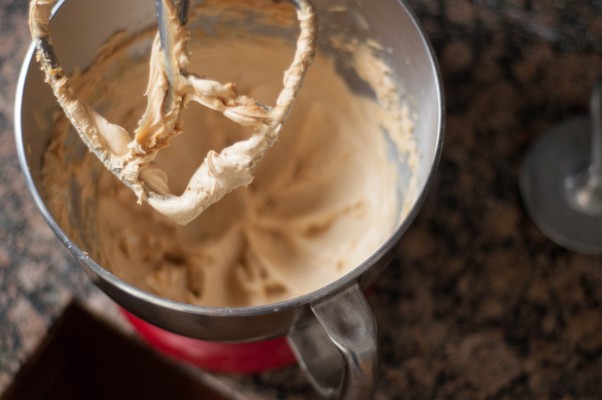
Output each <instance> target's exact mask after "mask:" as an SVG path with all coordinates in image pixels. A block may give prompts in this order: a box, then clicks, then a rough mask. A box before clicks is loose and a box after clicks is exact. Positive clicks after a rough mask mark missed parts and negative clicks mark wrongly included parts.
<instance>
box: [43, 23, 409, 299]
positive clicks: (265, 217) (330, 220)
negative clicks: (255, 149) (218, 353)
mask: <svg viewBox="0 0 602 400" xmlns="http://www.w3.org/2000/svg"><path fill="white" fill-rule="evenodd" d="M200 39H202V40H193V41H192V42H191V44H190V46H191V54H192V56H191V59H190V66H191V69H194V68H198V66H201V65H202V66H203V67H204V68H205V70H206V73H207V75H208V76H212V77H215V79H218V80H220V81H234V82H237V84H238V88H239V90H240V91H241V92H244V93H247V94H248V95H249V96H251V97H253V98H255V99H257V100H258V101H259V102H263V101H268V100H269V99H271V98H273V97H274V96H276V95H277V93H278V91H279V90H280V82H279V80H278V79H275V77H277V76H279V74H280V72H281V71H282V70H283V69H284V68H286V66H287V64H288V62H289V60H290V56H291V54H292V52H293V51H294V49H292V48H291V46H290V43H288V42H287V41H286V40H285V39H280V38H276V37H263V36H261V37H260V36H257V37H249V36H245V37H241V36H237V35H235V34H232V35H228V34H227V33H225V34H224V35H221V36H220V37H219V39H215V38H208V37H201V38H200ZM355 46H357V48H356V50H357V51H356V52H355V54H356V59H355V60H354V61H353V63H354V64H355V65H354V66H355V68H356V69H357V72H358V75H360V76H362V78H364V79H365V80H366V82H367V83H368V84H370V85H371V86H372V88H373V90H374V92H375V93H376V99H372V98H368V97H365V96H362V95H359V94H357V93H354V92H353V91H351V90H350V88H349V87H348V85H347V84H346V83H345V81H344V79H343V78H342V77H341V76H340V75H339V74H338V72H337V70H336V68H335V64H334V60H333V59H332V58H330V57H329V56H328V55H326V54H321V53H318V55H317V56H316V59H315V61H314V64H313V66H312V68H311V70H310V72H309V73H308V76H307V78H306V80H305V83H304V87H303V90H302V91H301V93H300V96H299V97H298V99H297V102H296V104H295V109H294V110H293V111H292V113H291V114H290V116H289V117H288V119H287V123H286V124H285V125H284V127H283V129H282V132H281V134H280V138H279V140H278V141H277V142H276V143H275V144H274V147H273V149H272V150H271V151H270V152H268V153H267V155H266V156H265V158H264V159H263V160H262V162H261V163H259V164H258V166H257V169H256V170H255V175H256V176H255V180H254V181H253V183H252V184H250V185H249V186H248V187H245V188H239V189H237V190H235V191H233V192H231V193H230V194H228V195H226V196H225V197H223V198H222V199H221V200H220V201H219V202H217V203H216V204H214V205H213V206H212V207H210V208H208V209H207V210H206V211H205V212H203V213H202V214H201V215H200V217H199V218H197V219H195V220H194V221H193V222H191V223H190V224H188V225H186V226H182V225H179V224H177V223H174V222H173V221H172V220H170V219H169V218H166V217H165V216H163V215H161V214H159V213H158V212H156V211H155V210H153V209H152V208H151V207H150V206H149V205H147V204H143V205H137V204H136V196H135V195H134V193H132V191H130V190H129V189H128V188H126V187H125V186H123V185H122V184H121V183H120V181H119V180H118V179H116V178H115V177H114V176H113V175H112V174H111V173H109V172H108V171H107V170H106V169H104V168H102V164H101V163H100V162H99V161H98V160H97V159H96V158H95V157H94V156H93V155H92V154H90V153H87V154H85V155H84V156H83V157H77V156H75V155H74V154H72V153H76V151H75V150H74V148H73V146H72V144H73V137H74V134H73V132H71V133H69V123H68V120H67V119H66V118H64V117H60V118H59V120H58V122H57V124H56V133H55V136H54V139H53V141H52V143H51V145H50V147H49V149H48V151H47V153H46V157H45V161H44V170H43V174H44V182H45V187H46V195H47V202H48V204H49V207H50V209H51V211H52V212H53V214H54V215H55V218H56V219H57V221H58V222H59V224H60V225H61V227H62V228H63V229H64V230H65V231H66V232H67V233H68V235H70V236H71V237H73V238H74V239H75V241H76V243H78V244H79V245H80V246H81V247H83V248H84V250H87V251H90V252H91V253H92V256H93V257H94V258H95V259H97V260H98V261H99V263H100V264H101V265H103V266H104V267H105V268H107V269H108V270H109V271H111V272H112V273H114V274H116V275H117V276H118V277H120V278H121V279H123V280H124V281H126V282H129V283H131V284H133V285H135V286H137V287H139V288H141V289H143V290H146V291H149V292H152V293H155V294H157V295H159V296H162V297H165V298H169V299H173V300H177V301H181V302H186V303H191V304H199V305H206V306H232V307H235V306H251V305H259V304H267V303H273V302H277V301H282V300H286V299H290V298H293V297H296V296H299V295H302V294H305V293H308V292H311V291H313V290H316V289H319V288H320V287H323V286H324V285H326V284H328V283H330V282H333V281H334V280H336V279H338V278H339V277H341V276H343V275H344V274H346V273H348V272H349V271H350V270H351V269H353V268H355V267H356V266H358V265H359V264H361V263H362V262H363V261H365V260H366V259H367V258H368V257H369V256H370V255H372V254H373V253H374V252H375V251H376V250H377V249H378V248H379V247H380V246H381V245H382V244H383V243H384V242H385V240H386V239H387V238H388V237H389V236H390V235H391V233H392V232H393V231H394V229H395V228H396V227H397V226H398V225H399V223H400V221H401V220H402V219H403V218H404V217H405V215H406V213H407V211H408V206H409V204H411V203H412V202H413V199H414V197H413V196H414V194H413V193H410V192H411V187H410V186H411V183H410V184H408V185H407V187H404V188H402V189H403V190H404V191H406V193H403V195H401V196H400V194H399V190H400V188H399V178H398V176H399V171H398V168H399V166H398V165H397V163H396V157H393V156H392V155H391V154H392V153H397V156H398V157H401V158H403V157H408V158H411V157H414V154H415V141H414V138H413V135H412V124H411V119H410V117H409V113H408V112H407V108H406V107H404V106H403V105H402V104H400V101H399V96H398V93H397V91H396V89H395V85H394V79H392V77H391V76H389V75H390V74H391V73H390V70H389V69H388V68H387V67H386V65H385V64H384V63H383V62H382V61H381V60H380V59H379V58H378V57H376V56H374V53H373V52H372V51H371V50H370V46H367V45H366V46H364V45H362V44H357V43H356V44H355ZM122 47H124V48H125V47H127V46H124V45H123V44H122V43H120V42H119V40H116V42H115V43H113V44H112V45H111V46H107V49H111V53H110V54H109V57H107V54H104V55H102V57H100V58H103V59H109V60H113V61H114V63H113V64H111V65H108V64H103V63H97V64H93V65H92V67H91V68H90V70H89V71H87V72H86V73H84V74H82V75H81V76H78V77H76V78H74V79H73V85H74V88H75V89H76V90H77V92H78V93H79V94H80V95H81V96H82V98H84V99H86V100H87V101H90V102H91V101H92V99H95V102H94V103H91V104H93V105H94V106H95V107H96V108H97V109H102V112H103V115H105V116H106V118H107V119H108V120H111V121H116V123H118V124H120V125H122V126H123V127H125V128H126V129H131V128H132V127H135V126H136V124H137V122H138V121H137V116H138V115H140V112H141V111H142V110H144V108H145V106H146V104H145V99H144V98H143V96H142V93H144V91H145V88H146V83H147V82H146V77H147V76H148V63H147V62H145V61H144V60H139V61H132V60H129V59H128V58H127V56H126V54H127V51H126V50H124V49H122ZM266 60H269V62H266ZM370 65H373V66H372V67H369V66H370ZM107 71H110V72H111V74H108V73H107ZM107 76H110V78H108V77H107ZM183 117H184V118H183V126H184V129H193V130H194V132H195V133H194V134H188V133H187V134H184V135H180V136H178V137H176V138H174V139H173V140H172V141H171V143H170V147H169V148H166V149H164V150H163V151H162V152H160V153H159V154H158V156H157V157H156V160H155V161H156V163H157V165H158V166H159V167H160V169H161V170H162V171H163V172H164V173H166V174H167V175H168V176H170V182H169V184H170V189H171V190H173V191H174V192H176V193H179V192H182V191H184V190H185V189H186V186H187V184H188V180H189V177H190V176H191V175H192V174H194V171H195V170H196V167H197V166H198V164H199V163H200V162H201V161H202V159H203V157H204V155H205V154H206V153H207V152H208V151H210V150H215V151H220V150H221V149H223V148H227V147H228V146H229V145H231V143H234V142H237V141H240V140H241V139H244V138H247V137H248V135H249V132H248V130H247V129H244V128H241V127H240V126H239V125H238V124H236V123H234V122H232V121H231V120H229V119H228V118H226V117H224V116H223V115H221V114H219V113H215V112H213V111H211V110H208V109H207V108H205V107H202V106H199V105H196V104H191V106H190V107H189V108H188V110H186V112H185V114H184V115H183ZM73 187H76V190H75V191H76V192H77V196H74V194H73Z"/></svg>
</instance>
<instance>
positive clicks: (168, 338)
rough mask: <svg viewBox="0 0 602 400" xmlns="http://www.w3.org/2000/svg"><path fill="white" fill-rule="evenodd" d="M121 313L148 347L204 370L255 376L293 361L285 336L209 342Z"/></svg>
mask: <svg viewBox="0 0 602 400" xmlns="http://www.w3.org/2000/svg"><path fill="white" fill-rule="evenodd" d="M121 311H122V313H123V315H125V317H126V318H127V320H128V321H129V322H130V323H131V325H132V326H133V327H134V329H135V330H136V331H137V332H138V333H139V334H140V336H142V337H143V338H144V339H145V340H146V342H148V344H150V345H151V346H152V347H154V348H156V349H157V350H159V351H161V352H163V353H165V354H168V355H170V356H172V357H174V358H176V359H178V360H181V361H185V362H187V363H189V364H192V365H195V366H197V367H199V368H202V369H205V370H208V371H214V372H230V373H255V372H261V371H265V370H267V369H272V368H279V367H284V366H286V365H291V364H294V363H295V362H296V360H295V356H294V355H293V353H292V351H291V349H290V348H289V346H288V343H287V341H286V338H285V337H278V338H275V339H270V340H263V341H258V342H248V343H223V342H209V341H203V340H199V339H193V338H189V337H187V336H182V335H178V334H176V333H172V332H168V331H166V330H163V329H161V328H158V327H156V326H154V325H151V324H149V323H148V322H146V321H143V320H141V319H140V318H138V317H136V316H134V315H132V314H130V313H129V312H127V311H125V310H123V309H121Z"/></svg>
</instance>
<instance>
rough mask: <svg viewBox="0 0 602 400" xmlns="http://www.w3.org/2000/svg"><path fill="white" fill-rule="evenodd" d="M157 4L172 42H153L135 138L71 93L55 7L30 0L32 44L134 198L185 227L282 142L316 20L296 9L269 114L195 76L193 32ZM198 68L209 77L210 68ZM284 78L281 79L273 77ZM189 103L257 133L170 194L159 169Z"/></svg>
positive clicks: (166, 5)
mask: <svg viewBox="0 0 602 400" xmlns="http://www.w3.org/2000/svg"><path fill="white" fill-rule="evenodd" d="M159 1H161V2H162V4H163V10H165V14H166V17H165V20H166V26H167V30H166V37H164V38H163V39H164V40H165V42H162V41H161V40H160V37H159V34H157V35H156V37H155V40H154V43H153V46H152V50H151V56H150V71H149V73H148V76H149V79H148V85H147V90H146V93H145V94H146V98H147V99H148V102H147V106H146V109H145V111H144V113H143V115H142V118H141V119H140V121H139V123H138V125H137V127H136V128H135V130H134V132H133V134H130V133H129V132H128V130H127V129H125V128H124V127H123V126H122V125H121V124H119V123H116V122H114V121H112V122H111V121H110V120H109V119H107V118H105V116H103V115H101V114H100V113H98V112H97V111H96V110H95V109H94V108H92V107H91V106H90V105H89V104H88V103H87V102H86V101H82V100H81V98H80V97H79V96H78V94H76V93H74V92H73V90H72V89H71V83H70V81H69V78H68V77H67V76H66V75H64V74H63V72H62V69H61V68H60V67H59V65H53V64H57V62H56V60H52V61H48V60H45V55H48V48H49V47H51V40H50V32H49V30H48V23H49V16H50V9H51V7H52V6H53V5H54V3H55V0H32V2H31V7H30V26H31V32H32V35H33V37H34V39H37V40H38V46H39V47H38V54H39V56H40V58H41V59H42V61H43V62H42V69H43V70H44V72H45V73H46V77H47V80H48V82H49V83H50V85H51V87H52V89H53V91H54V94H55V96H56V98H57V100H58V102H59V104H60V105H61V107H62V108H63V110H64V112H65V114H66V115H67V116H68V118H69V119H70V120H71V122H72V124H73V125H74V126H75V128H76V130H77V131H78V133H79V135H80V137H81V138H82V140H83V141H84V143H85V144H86V145H87V146H88V148H89V149H90V150H91V151H92V152H93V153H94V154H96V156H97V157H98V158H99V159H100V160H101V161H102V162H103V163H104V165H105V166H106V168H107V169H109V170H110V171H111V172H113V173H114V174H115V175H116V176H117V177H118V178H119V179H121V180H122V182H123V183H124V184H126V185H127V186H128V187H129V188H130V189H132V190H133V191H134V192H135V193H136V195H137V197H138V203H142V201H147V202H148V203H149V204H150V205H151V206H152V207H153V208H154V209H155V210H157V211H158V212H160V213H161V214H163V215H165V216H167V217H169V218H170V219H172V220H173V221H175V222H177V223H180V224H187V223H189V222H190V221H192V220H193V219H195V218H196V217H197V216H198V215H199V214H201V213H202V212H203V211H204V210H205V209H206V208H207V207H209V206H211V205H212V204H214V203H215V202H217V201H219V200H220V199H221V198H222V197H223V196H225V195H226V194H228V193H229V192H231V191H233V190H235V189H236V188H238V187H241V186H247V185H249V184H250V183H251V182H252V180H253V171H254V169H255V167H256V165H257V163H258V162H259V161H260V160H261V159H262V158H263V156H264V154H265V153H266V151H267V150H268V149H269V148H270V147H271V146H272V145H273V143H274V142H275V141H276V139H277V138H278V134H279V131H280V129H281V127H282V124H283V123H284V120H285V119H286V117H287V116H288V114H289V113H290V111H291V109H292V105H293V102H294V100H295V98H296V96H297V93H298V92H299V90H300V89H301V85H302V82H303V79H304V77H305V73H306V71H307V69H308V67H309V65H310V64H311V62H312V60H313V56H314V53H315V36H316V32H315V31H316V22H315V19H316V17H315V13H314V10H313V7H312V5H311V2H309V0H300V1H298V2H297V6H296V10H297V11H296V14H297V16H298V19H299V24H300V33H299V38H298V40H297V49H296V51H295V52H294V57H293V61H292V63H291V64H290V66H289V67H288V68H286V67H285V68H284V69H283V71H285V72H284V77H283V87H282V89H281V91H280V92H279V93H277V94H276V95H275V96H274V98H275V99H276V101H275V105H274V106H273V107H270V106H266V105H263V104H260V103H258V102H257V101H256V100H254V99H253V98H251V97H249V96H246V95H239V94H238V91H237V90H236V86H235V84H233V83H226V84H222V83H220V82H219V81H216V80H214V79H207V78H204V77H201V76H199V75H196V74H194V73H192V72H190V71H191V70H190V69H189V68H188V67H189V54H188V50H187V43H188V32H187V30H186V29H185V27H183V26H182V25H180V23H179V19H178V16H177V10H175V9H174V8H173V3H172V2H171V1H165V0H159ZM258 4H260V3H258ZM249 5H251V6H252V4H249ZM249 5H248V6H249ZM266 5H269V2H263V7H265V6H266ZM228 6H232V4H229V5H224V4H222V5H221V6H220V8H223V7H228ZM205 7H206V5H205ZM276 10H278V8H275V11H276ZM279 12H281V13H282V10H280V11H279ZM285 13H286V11H285ZM289 13H290V10H289ZM164 46H165V48H163V47H164ZM49 58H54V56H51V57H49ZM199 67H202V69H203V71H204V72H205V73H206V68H205V66H203V65H200V66H199ZM168 71H169V73H168ZM280 75H282V72H279V73H275V76H280ZM189 102H196V103H198V104H201V105H203V106H205V107H208V108H210V109H213V110H215V111H219V112H221V113H222V114H223V115H224V116H225V117H227V118H229V119H230V120H232V121H234V122H236V123H238V124H239V125H241V126H244V127H250V128H251V129H252V134H251V135H250V137H248V138H241V139H240V140H239V141H237V142H235V143H231V144H230V145H229V146H227V147H225V148H224V149H222V150H221V151H219V152H217V151H215V150H213V149H212V150H210V151H209V152H208V153H207V155H206V157H205V159H204V160H202V162H201V163H200V166H199V167H198V168H197V170H196V171H195V172H194V174H192V176H191V178H190V180H189V182H188V185H187V187H186V190H184V191H183V192H182V193H181V194H179V195H174V194H173V193H172V192H171V191H170V187H169V183H168V178H169V176H168V174H166V173H165V171H162V169H161V167H160V166H159V165H157V164H156V163H155V157H156V156H157V154H158V152H159V151H160V150H161V149H162V148H164V147H166V146H168V142H169V141H170V140H171V139H172V138H173V137H175V136H177V135H179V134H180V133H181V131H182V128H181V123H180V118H181V114H182V113H181V111H182V110H183V109H184V108H185V107H186V106H187V104H188V103H189ZM269 103H271V101H270V102H269ZM269 103H265V104H269Z"/></svg>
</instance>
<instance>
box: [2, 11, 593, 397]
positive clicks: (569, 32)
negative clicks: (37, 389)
mask: <svg viewBox="0 0 602 400" xmlns="http://www.w3.org/2000/svg"><path fill="white" fill-rule="evenodd" d="M411 5H412V6H413V7H414V10H415V11H416V13H417V15H418V17H419V19H420V21H421V22H422V23H423V25H424V26H425V28H426V31H427V33H428V35H429V36H430V39H431V41H432V42H433V45H434V48H435V50H436V53H437V55H438V58H439V60H440V64H441V69H442V74H443V78H444V85H445V95H446V102H447V127H446V139H445V140H446V143H445V148H444V152H443V157H442V161H441V165H440V168H439V172H438V175H437V178H436V181H435V184H434V187H433V190H432V191H431V193H430V195H429V198H428V200H427V202H426V204H425V205H424V207H423V209H422V211H421V213H420V215H419V217H418V219H417V220H416V221H415V223H414V224H413V226H412V227H411V229H410V230H409V232H408V233H407V235H406V236H405V237H404V239H403V245H402V248H401V251H400V253H399V257H398V258H397V260H396V261H395V262H394V263H393V265H392V266H391V267H390V268H389V269H388V270H387V271H386V272H385V276H384V277H383V278H384V279H381V280H380V281H379V283H378V285H377V287H376V290H374V292H373V294H372V296H371V298H370V302H371V303H372V306H373V307H374V309H375V312H376V318H377V321H378V324H379V329H380V331H379V340H380V344H381V353H382V363H381V370H380V376H379V381H378V390H377V396H376V397H377V399H389V398H391V399H393V398H395V399H397V398H400V399H401V398H403V399H599V398H600V397H601V396H602V357H601V356H602V308H601V305H602V259H601V258H600V257H594V256H583V255H578V254H575V253H572V252H569V251H566V250H563V249H561V248H559V247H558V246H556V245H554V244H553V243H552V242H550V241H549V240H548V239H546V238H545V237H544V236H543V235H542V234H541V233H540V232H539V231H538V230H537V228H536V227H535V226H534V225H533V223H532V222H531V221H530V219H529V217H528V216H527V215H526V213H525V210H524V208H523V206H522V203H521V201H520V197H519V193H518V185H517V180H518V173H519V169H520V163H521V159H522V157H523V155H524V153H525V150H526V149H527V147H528V145H529V144H530V143H531V142H532V140H533V139H534V138H535V137H536V136H537V135H539V134H541V133H542V132H544V131H545V130H546V129H547V128H548V127H549V126H551V125H552V124H554V123H556V122H559V121H560V120H562V119H564V118H567V117H570V116H573V115H585V114H586V112H587V103H588V97H589V91H590V88H591V87H592V85H593V83H594V81H595V80H596V79H597V78H598V76H599V75H602V56H601V54H602V2H601V1H572V0H556V1H551V0H542V1H532V0H508V1H495V0H479V1H474V2H469V1H466V0H448V1H444V0H436V1H435V0H428V1H427V0H422V1H419V0H412V1H411ZM26 15H27V1H25V0H0V138H1V140H2V143H3V144H2V146H0V204H1V207H0V392H1V391H2V390H3V389H4V388H5V387H6V386H7V385H8V384H9V383H10V381H11V379H12V377H13V376H14V374H15V373H16V372H17V370H18V369H19V367H20V366H21V365H22V364H23V362H25V360H26V359H27V357H28V355H29V354H30V353H31V352H32V351H33V350H34V348H35V347H36V345H37V344H38V343H39V342H40V340H41V339H42V337H43V336H44V334H45V332H46V330H47V329H48V327H49V326H50V324H51V323H52V322H53V321H54V320H55V319H56V318H57V316H58V315H59V314H60V312H61V310H62V309H63V308H64V307H65V305H66V304H67V302H68V301H69V300H70V299H71V298H72V297H76V298H78V299H81V300H82V301H83V302H84V303H85V304H87V305H89V306H91V307H92V308H97V309H99V310H100V309H102V310H105V311H103V313H105V314H106V313H107V311H106V310H107V309H109V310H110V309H111V307H110V306H108V305H109V304H110V301H109V300H107V299H106V298H105V297H104V295H103V294H101V293H100V292H99V291H98V290H97V289H95V288H94V287H93V286H92V285H91V283H90V282H89V281H88V279H87V277H86V276H85V275H84V273H83V272H82V271H81V270H80V269H79V267H77V266H76V264H75V263H74V261H72V260H71V257H70V256H69V255H68V253H67V251H66V250H64V249H63V248H62V246H61V245H60V244H59V242H58V240H56V239H55V238H54V236H53V234H52V233H51V231H50V229H49V228H47V226H46V224H45V222H44V221H43V220H42V218H41V216H40V215H39V214H38V212H37V210H36V209H35V207H34V205H33V202H32V200H31V199H30V197H29V195H28V194H27V192H26V188H25V185H24V181H23V179H22V177H21V172H20V170H19V165H18V162H17V157H16V154H15V146H14V139H13V102H14V92H15V84H16V80H17V74H18V69H19V66H20V62H21V60H22V58H23V56H24V54H25V51H26V47H27V45H28V43H29V33H28V30H27V23H26ZM108 313H109V314H112V312H108ZM109 317H111V318H112V317H113V316H111V315H110V316H109ZM217 378H218V379H219V380H221V381H222V382H225V383H227V384H228V385H230V386H231V387H233V388H235V389H237V390H240V391H241V393H244V397H245V398H246V397H248V398H267V399H273V398H313V395H312V392H311V390H310V388H309V387H308V384H307V383H306V381H305V379H304V378H303V377H302V375H301V373H300V372H299V371H298V370H297V368H295V367H290V368H285V369H282V370H280V371H277V372H271V373H264V374H260V375H256V376H249V377H222V376H218V377H217Z"/></svg>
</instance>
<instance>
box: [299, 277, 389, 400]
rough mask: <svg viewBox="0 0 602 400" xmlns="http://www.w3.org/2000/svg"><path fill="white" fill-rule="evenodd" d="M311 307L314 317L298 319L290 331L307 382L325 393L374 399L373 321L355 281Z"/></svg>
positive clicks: (375, 353) (374, 340)
mask: <svg viewBox="0 0 602 400" xmlns="http://www.w3.org/2000/svg"><path fill="white" fill-rule="evenodd" d="M311 311H312V312H313V317H312V316H311V315H310V316H308V317H307V318H301V319H300V320H299V321H298V323H296V324H295V326H294V328H293V329H292V330H291V332H289V335H288V341H289V344H290V346H291V348H292V350H293V352H294V353H295V356H296V357H297V360H298V361H299V366H300V367H301V368H302V369H303V371H304V372H305V373H306V375H307V377H308V379H309V381H310V382H311V383H312V385H313V386H314V388H315V389H316V390H317V391H318V392H319V393H320V394H321V395H322V396H323V397H325V398H336V399H345V400H351V399H362V400H366V399H370V398H372V396H373V393H374V380H375V376H376V369H377V363H378V345H377V340H376V320H375V318H374V314H373V313H372V310H371V309H370V306H369V305H368V302H367V301H366V298H365V297H364V294H363V293H362V291H361V290H360V288H359V286H358V285H357V283H356V284H354V285H353V286H351V287H349V288H347V289H345V290H343V291H342V292H339V293H338V294H335V295H334V296H330V297H328V298H326V299H324V300H321V301H319V302H317V303H314V304H312V305H311ZM314 317H315V318H314ZM333 344H334V346H333Z"/></svg>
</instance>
